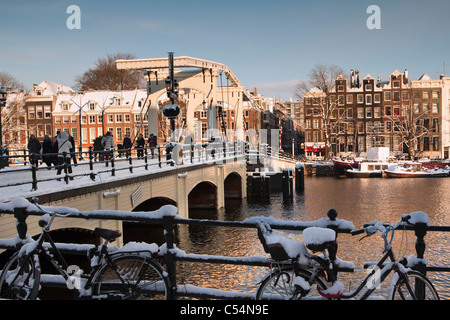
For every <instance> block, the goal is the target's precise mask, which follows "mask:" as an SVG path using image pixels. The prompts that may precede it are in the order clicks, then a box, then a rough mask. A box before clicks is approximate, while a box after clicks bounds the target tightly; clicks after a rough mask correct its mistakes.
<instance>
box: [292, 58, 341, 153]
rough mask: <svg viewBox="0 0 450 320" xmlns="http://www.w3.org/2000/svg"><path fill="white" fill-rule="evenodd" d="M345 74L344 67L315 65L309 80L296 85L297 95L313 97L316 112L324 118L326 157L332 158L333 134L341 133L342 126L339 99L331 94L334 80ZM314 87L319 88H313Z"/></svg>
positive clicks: (323, 129)
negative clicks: (338, 108) (333, 97)
mask: <svg viewBox="0 0 450 320" xmlns="http://www.w3.org/2000/svg"><path fill="white" fill-rule="evenodd" d="M341 74H343V70H342V68H340V67H338V66H336V65H322V64H319V65H315V66H314V68H313V69H312V70H311V72H310V74H309V80H307V81H301V82H300V83H299V84H298V85H297V87H296V96H297V97H298V98H300V99H302V98H304V97H305V95H308V97H309V98H312V99H313V106H314V113H316V114H317V115H320V117H321V120H322V128H321V129H322V133H323V140H324V142H325V159H327V160H328V159H329V158H330V148H331V142H332V136H333V135H334V136H336V135H338V134H339V131H340V130H339V128H341V123H340V118H341V117H340V115H339V113H338V110H337V107H338V101H337V100H336V99H332V98H331V96H330V93H331V90H332V89H333V87H334V82H335V80H336V78H338V77H339V75H341ZM312 88H317V89H314V90H311V89H312Z"/></svg>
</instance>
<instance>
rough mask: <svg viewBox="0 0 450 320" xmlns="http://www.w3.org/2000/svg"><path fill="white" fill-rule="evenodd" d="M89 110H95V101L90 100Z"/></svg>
mask: <svg viewBox="0 0 450 320" xmlns="http://www.w3.org/2000/svg"><path fill="white" fill-rule="evenodd" d="M89 110H95V103H94V102H90V103H89Z"/></svg>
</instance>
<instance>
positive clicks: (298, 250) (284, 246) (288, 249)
mask: <svg viewBox="0 0 450 320" xmlns="http://www.w3.org/2000/svg"><path fill="white" fill-rule="evenodd" d="M256 225H257V229H258V237H259V240H260V241H261V243H262V245H263V247H264V251H265V252H267V253H268V254H270V256H271V257H272V259H274V260H289V259H296V258H298V257H300V256H303V255H305V254H306V252H307V251H306V248H305V245H304V244H303V243H302V242H299V241H296V240H293V239H290V238H288V237H285V236H283V235H281V234H279V233H276V232H272V229H271V228H270V226H269V225H268V224H267V223H265V222H263V221H261V222H257V223H256Z"/></svg>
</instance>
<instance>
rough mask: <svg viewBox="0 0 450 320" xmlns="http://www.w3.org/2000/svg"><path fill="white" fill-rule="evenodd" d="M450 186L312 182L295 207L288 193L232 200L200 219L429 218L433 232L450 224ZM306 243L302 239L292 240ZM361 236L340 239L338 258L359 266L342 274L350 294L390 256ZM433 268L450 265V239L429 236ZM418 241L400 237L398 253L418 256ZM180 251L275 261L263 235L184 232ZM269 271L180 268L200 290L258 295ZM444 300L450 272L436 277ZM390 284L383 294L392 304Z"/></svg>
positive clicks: (442, 181) (183, 279) (181, 278)
mask: <svg viewBox="0 0 450 320" xmlns="http://www.w3.org/2000/svg"><path fill="white" fill-rule="evenodd" d="M449 191H450V179H449V178H433V179H429V178H428V179H427V178H424V179H421V178H416V179H377V178H375V179H349V178H344V179H341V178H334V177H305V190H304V192H302V193H297V194H295V196H294V199H292V200H291V201H285V200H283V195H282V193H275V194H272V196H271V200H270V203H251V202H250V201H248V200H246V199H244V200H227V202H226V208H225V209H221V210H218V211H214V210H212V211H201V212H192V215H193V216H194V217H197V218H207V219H219V220H228V221H242V220H244V219H247V218H250V217H257V216H264V217H274V218H276V219H280V220H286V221H291V220H292V221H314V220H318V219H321V218H324V217H326V213H327V211H328V210H329V209H330V208H334V209H336V210H337V212H338V219H343V220H347V221H351V222H353V224H354V225H355V228H356V229H358V228H360V227H362V225H363V224H364V223H367V222H370V221H372V220H377V221H382V222H384V223H392V224H394V223H396V222H397V221H398V220H399V219H400V217H401V215H402V214H407V213H412V212H415V211H423V212H425V213H427V214H428V217H429V220H430V225H439V226H449V225H450V192H449ZM286 235H288V236H289V237H292V238H294V239H297V240H302V236H301V235H299V234H292V233H287V234H286ZM360 238H361V235H359V236H355V237H352V236H351V235H347V234H341V235H339V237H338V245H339V248H338V253H337V255H338V257H339V258H340V259H342V260H346V261H353V262H354V263H355V269H356V270H355V272H353V273H344V272H343V273H340V274H339V278H340V280H341V281H343V282H344V284H345V285H346V287H347V289H354V288H356V286H357V285H358V283H359V282H360V281H361V280H362V279H363V278H364V277H365V276H366V275H367V271H366V270H365V269H364V268H363V265H364V262H368V261H369V262H371V261H377V260H378V259H379V258H381V256H382V250H383V245H384V242H383V239H382V238H381V237H380V236H379V233H378V235H375V236H372V237H370V238H365V239H363V240H362V241H359V240H360ZM425 242H426V251H425V257H426V258H427V264H428V265H432V266H447V267H448V266H450V254H449V253H450V234H449V233H448V232H447V233H445V232H428V234H427V235H426V237H425ZM414 245H415V235H414V233H413V232H411V231H407V232H400V231H397V232H396V233H395V237H394V239H393V246H394V253H395V254H396V255H397V256H406V257H408V256H409V255H411V254H414V253H415V247H414ZM177 247H178V248H179V249H182V250H184V251H185V252H187V253H195V254H211V255H224V256H233V257H235V256H238V257H242V256H258V255H262V256H267V254H266V253H265V252H264V250H263V247H262V245H261V243H260V242H259V240H258V237H257V234H256V229H247V228H230V227H203V226H185V225H181V226H179V239H178V241H177ZM267 272H268V269H267V268H263V267H252V266H234V265H222V264H221V265H214V264H200V263H194V262H192V263H191V262H180V263H178V264H177V277H178V278H177V281H178V284H192V285H196V286H201V287H207V288H215V289H221V290H229V291H238V292H247V293H255V292H256V290H257V287H258V282H259V281H260V280H261V278H262V277H263V276H264V275H265V274H266V273H267ZM428 276H429V278H430V279H431V280H432V282H433V284H434V285H435V287H436V289H437V290H438V293H439V294H440V297H441V299H445V300H449V299H450V272H439V273H438V272H429V273H428ZM389 280H390V279H387V281H385V284H383V285H382V286H380V289H379V290H378V291H377V292H376V293H375V294H376V295H377V296H381V297H386V296H387V290H388V287H389Z"/></svg>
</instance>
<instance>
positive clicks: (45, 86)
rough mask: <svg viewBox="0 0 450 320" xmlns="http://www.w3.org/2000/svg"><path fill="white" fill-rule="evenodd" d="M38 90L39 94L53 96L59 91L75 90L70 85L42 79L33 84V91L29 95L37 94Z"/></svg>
mask: <svg viewBox="0 0 450 320" xmlns="http://www.w3.org/2000/svg"><path fill="white" fill-rule="evenodd" d="M39 90H40V94H39V96H55V95H57V94H58V93H61V92H75V90H73V89H72V88H71V87H69V86H66V85H64V84H60V83H55V82H51V81H47V80H44V81H42V82H41V83H40V84H38V85H34V86H33V91H32V92H31V94H30V95H31V96H38V94H37V91H39Z"/></svg>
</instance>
